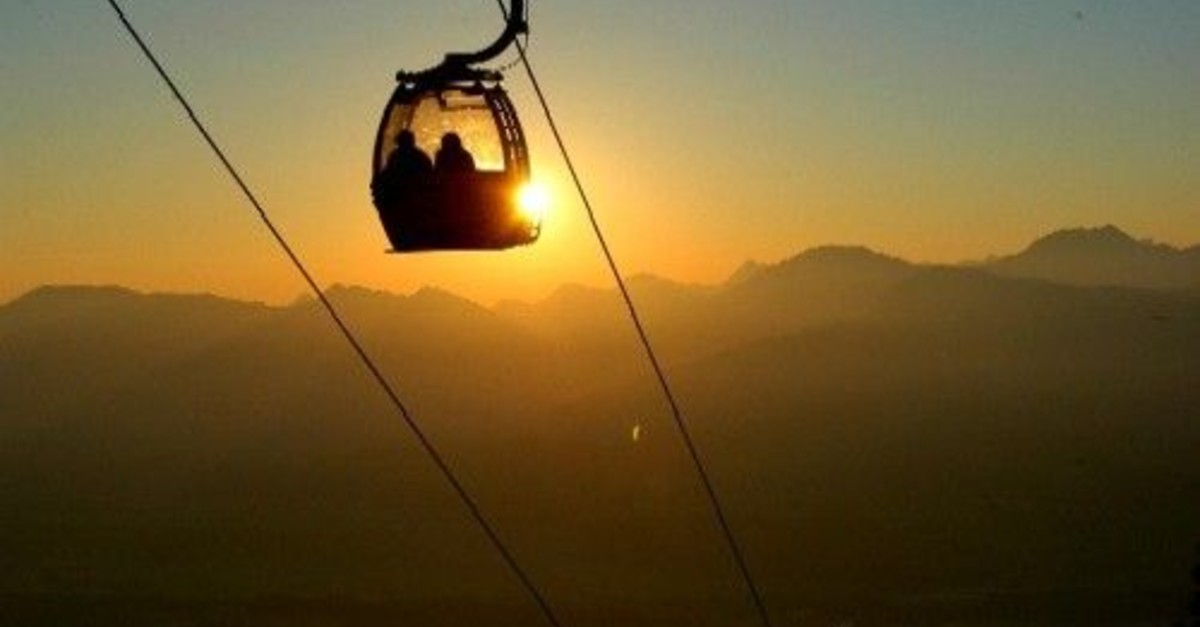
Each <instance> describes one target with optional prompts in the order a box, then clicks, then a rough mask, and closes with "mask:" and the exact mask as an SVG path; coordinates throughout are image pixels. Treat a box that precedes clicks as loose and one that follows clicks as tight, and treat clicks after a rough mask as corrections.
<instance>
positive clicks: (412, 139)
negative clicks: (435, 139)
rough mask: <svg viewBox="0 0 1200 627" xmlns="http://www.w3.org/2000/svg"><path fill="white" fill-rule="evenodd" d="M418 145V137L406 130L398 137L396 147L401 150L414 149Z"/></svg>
mask: <svg viewBox="0 0 1200 627" xmlns="http://www.w3.org/2000/svg"><path fill="white" fill-rule="evenodd" d="M416 145H417V137H416V136H415V135H413V132H412V131H410V130H408V129H404V130H402V131H400V132H399V133H398V134H397V135H396V146H398V147H400V148H412V147H413V146H416Z"/></svg>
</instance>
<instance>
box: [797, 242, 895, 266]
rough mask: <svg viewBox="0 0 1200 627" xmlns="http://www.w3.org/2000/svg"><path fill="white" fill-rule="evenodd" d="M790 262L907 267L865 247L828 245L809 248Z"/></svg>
mask: <svg viewBox="0 0 1200 627" xmlns="http://www.w3.org/2000/svg"><path fill="white" fill-rule="evenodd" d="M790 262H815V263H836V264H846V263H871V264H887V265H908V262H906V261H904V260H903V259H899V258H897V257H892V256H890V255H885V254H883V253H880V252H876V251H874V250H871V249H870V248H867V247H866V246H847V245H828V246H817V247H816V248H809V249H808V250H806V251H804V252H802V253H800V254H799V255H796V256H795V257H793V258H792V259H791V260H790ZM785 263H787V262H785Z"/></svg>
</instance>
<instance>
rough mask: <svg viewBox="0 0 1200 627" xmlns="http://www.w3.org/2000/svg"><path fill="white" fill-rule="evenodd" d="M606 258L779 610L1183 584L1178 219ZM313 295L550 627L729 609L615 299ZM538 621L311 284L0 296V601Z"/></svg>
mask: <svg viewBox="0 0 1200 627" xmlns="http://www.w3.org/2000/svg"><path fill="white" fill-rule="evenodd" d="M631 286H632V289H633V295H634V298H635V300H636V302H637V303H638V305H639V307H640V310H641V312H642V313H643V315H644V321H645V323H646V325H647V328H648V330H649V332H650V334H651V337H652V338H653V339H654V341H655V345H656V348H658V349H659V350H660V353H661V354H660V356H661V357H662V359H663V363H664V366H665V369H666V372H667V375H668V377H669V378H670V380H671V381H672V383H673V384H674V386H675V387H676V390H677V392H678V395H679V398H680V399H681V402H682V406H683V411H684V413H685V416H686V418H687V420H688V422H689V424H690V425H691V426H692V428H693V429H694V434H695V436H696V439H697V443H698V445H699V447H700V449H701V452H702V453H703V455H704V457H705V460H706V462H707V463H708V464H709V466H710V469H711V471H712V474H713V477H714V479H715V481H716V484H717V488H718V490H719V491H720V493H721V495H722V497H723V500H724V501H725V504H726V505H727V508H728V510H729V512H730V515H731V519H732V520H731V522H732V524H733V526H734V528H735V530H736V531H737V532H738V534H739V537H740V538H741V540H742V543H743V545H744V547H745V549H746V552H747V555H748V558H749V561H750V566H751V568H752V569H753V570H754V572H755V574H756V575H757V576H758V578H759V579H760V584H761V586H762V588H763V592H764V595H765V597H766V600H767V603H768V605H769V607H770V609H771V610H772V612H773V614H774V615H775V618H776V619H777V624H779V625H801V624H803V625H827V624H838V623H845V622H847V621H852V622H853V623H854V624H860V625H897V624H903V625H910V624H911V625H917V624H921V625H930V624H945V625H949V624H959V625H962V624H973V625H975V624H978V625H983V624H988V625H1000V624H1005V625H1049V624H1085V623H1087V624H1096V623H1109V624H1166V623H1169V622H1170V621H1171V620H1173V619H1175V618H1179V617H1182V616H1183V615H1185V614H1186V604H1187V599H1188V594H1189V593H1190V588H1189V582H1188V571H1189V569H1190V568H1191V567H1192V566H1193V565H1194V564H1195V563H1196V562H1195V559H1196V556H1195V554H1194V552H1193V551H1194V548H1195V546H1196V543H1197V541H1200V385H1197V382H1200V350H1198V348H1200V248H1197V247H1192V248H1189V249H1186V250H1178V249H1174V248H1170V247H1166V246H1162V245H1157V244H1152V243H1147V242H1138V241H1136V240H1134V239H1132V238H1129V237H1128V236H1127V235H1125V234H1124V233H1122V232H1121V231H1119V230H1117V229H1115V228H1112V227H1106V228H1102V229H1093V230H1073V231H1061V232H1059V233H1055V234H1052V235H1050V236H1047V237H1046V238H1044V239H1042V240H1039V241H1038V242H1035V243H1034V244H1033V245H1031V246H1030V247H1029V248H1028V249H1027V250H1025V251H1023V252H1022V253H1019V254H1016V255H1012V256H1009V257H1003V258H996V259H991V260H988V261H986V262H980V263H976V264H970V265H964V266H957V267H948V266H939V267H934V266H922V265H914V264H910V263H908V262H905V261H903V260H899V259H895V258H891V257H887V256H884V255H880V254H877V253H874V252H872V251H869V250H867V249H863V248H854V247H826V248H819V249H814V250H810V251H806V252H804V253H801V254H799V255H797V256H795V257H793V258H791V259H788V260H785V261H782V262H779V263H775V264H747V265H746V266H744V267H743V268H742V269H741V270H739V271H738V272H737V273H736V274H735V275H734V276H733V277H732V278H731V279H730V280H729V281H728V282H726V283H724V284H722V285H718V286H690V285H681V284H676V283H673V282H671V281H667V280H664V279H660V278H655V277H649V276H642V277H636V278H635V279H633V280H632V281H631ZM328 295H329V297H330V298H331V299H332V300H333V301H334V302H335V303H336V304H337V305H338V306H339V308H340V309H341V310H342V311H343V312H344V313H345V315H346V318H347V320H348V322H349V323H350V325H351V326H352V327H353V328H354V329H355V330H356V331H357V332H358V333H359V334H360V335H361V337H362V339H363V341H364V344H365V346H366V347H367V349H368V351H369V352H370V353H371V354H372V355H373V356H374V357H376V358H377V359H378V360H379V362H380V363H381V365H382V366H383V369H384V372H385V373H386V374H387V375H388V377H389V378H390V379H391V380H392V381H393V382H394V384H395V386H396V387H397V389H398V391H399V392H400V394H401V396H402V397H403V398H404V400H405V401H406V402H407V403H408V405H409V409H411V411H412V414H413V415H414V417H415V418H416V420H417V421H418V422H419V423H421V425H422V426H423V427H424V428H425V429H426V430H427V432H428V434H429V436H430V437H431V439H432V440H433V441H434V442H435V443H436V444H437V445H438V446H439V448H440V449H441V450H442V451H443V452H444V453H445V455H446V457H447V458H448V460H449V461H450V463H451V464H452V465H453V466H454V467H455V469H456V470H457V471H459V473H460V475H461V476H462V477H463V478H464V480H465V482H466V484H467V486H468V488H469V489H470V490H471V491H472V492H473V493H474V494H476V495H477V496H478V498H479V501H480V502H481V504H482V505H483V507H484V509H485V510H486V511H487V513H488V514H489V515H490V516H491V517H492V518H493V519H494V521H495V523H496V526H497V527H498V528H499V530H500V531H501V533H502V534H503V535H504V536H505V538H506V539H508V540H509V542H510V544H511V545H512V546H513V548H514V549H515V551H516V553H517V555H518V558H519V559H521V560H522V561H523V562H524V563H526V564H527V566H528V569H529V571H530V572H531V573H532V575H533V577H534V578H535V579H536V581H537V582H538V583H539V584H540V585H541V586H542V587H543V588H544V589H545V591H546V593H547V595H548V596H549V598H550V600H551V602H552V603H553V604H554V606H555V607H556V609H557V610H559V611H560V613H561V615H562V618H563V620H564V622H565V623H566V624H568V625H572V626H579V627H585V626H591V625H596V626H600V625H626V626H638V625H647V626H648V625H695V626H703V625H713V626H716V625H742V624H746V625H749V624H753V622H754V616H753V614H752V611H751V608H750V605H749V601H748V599H747V597H746V595H745V593H744V591H743V589H742V588H741V587H740V584H739V582H738V580H737V579H736V573H735V571H734V567H733V565H732V563H731V561H730V559H729V557H728V555H727V553H726V550H725V548H724V547H723V546H722V545H721V543H720V538H719V536H718V534H717V531H716V528H715V527H714V525H713V523H712V521H711V517H710V513H709V510H708V506H707V504H706V503H705V501H704V500H703V496H702V494H701V492H700V488H699V485H698V483H697V481H696V479H695V476H694V474H693V472H692V469H691V467H690V465H689V464H690V462H689V461H688V460H687V459H686V456H685V454H684V451H683V449H682V446H681V443H680V441H679V437H678V435H677V433H676V432H675V429H674V426H673V425H672V423H671V419H670V416H669V414H668V412H667V408H666V406H665V404H664V402H663V401H662V399H661V396H660V395H659V391H658V389H657V387H656V385H655V383H654V381H653V379H652V374H651V372H650V370H649V367H648V365H647V364H646V362H645V358H644V356H643V354H642V352H641V348H640V347H639V346H638V344H637V342H636V338H635V336H634V335H633V331H632V330H631V327H630V325H629V323H628V320H627V318H626V316H625V313H624V310H623V308H622V304H621V302H620V300H619V299H618V298H617V296H616V294H615V293H614V292H613V291H611V290H598V289H592V288H586V287H579V286H564V287H563V288H562V289H560V290H559V291H558V292H556V293H555V294H554V295H552V296H550V297H549V298H547V299H546V300H544V301H542V302H538V303H516V302H512V303H502V304H500V305H497V306H496V307H493V308H486V307H482V306H479V305H477V304H474V303H471V302H469V301H466V300H463V299H461V298H458V297H456V296H454V295H452V294H449V293H446V292H443V291H439V290H437V289H425V290H422V291H420V292H417V293H415V294H412V295H408V296H400V295H393V294H387V293H381V292H374V291H370V290H366V289H362V288H356V287H334V288H331V289H330V290H329V292H328ZM635 430H636V436H635ZM538 620H539V617H538V616H537V614H536V612H535V609H534V608H533V607H532V605H531V604H530V603H529V602H528V601H527V599H526V598H525V597H524V596H523V593H522V592H521V590H520V589H519V588H518V587H517V585H516V584H515V582H514V581H512V579H511V576H510V575H509V574H508V572H507V571H506V570H504V568H503V565H502V564H501V563H500V561H499V559H498V558H497V557H496V556H495V555H493V553H492V552H491V549H490V547H489V546H488V545H487V544H486V543H485V541H484V539H483V537H482V535H481V534H480V532H479V531H478V530H477V529H476V528H475V527H474V526H473V524H472V522H471V521H470V519H469V518H468V517H467V515H466V513H465V511H464V510H463V508H462V506H461V505H460V504H459V503H458V502H457V501H455V500H454V498H453V494H452V492H451V491H450V490H449V488H448V487H447V486H446V485H445V483H444V481H443V480H442V479H441V477H440V476H438V475H437V474H436V471H435V470H434V468H433V467H432V465H431V464H430V463H429V462H428V461H427V459H426V458H425V457H424V454H423V453H422V451H420V449H419V448H418V447H417V445H416V444H415V442H414V440H413V438H412V436H411V434H409V433H408V432H407V431H406V429H405V428H404V426H403V423H402V422H401V420H400V418H399V417H398V416H397V415H396V414H395V411H394V409H393V408H392V407H391V406H390V405H389V404H388V403H387V401H386V398H385V397H384V396H383V395H382V394H381V393H380V392H379V390H378V389H377V388H376V387H375V385H374V383H373V382H372V381H371V380H370V379H369V378H368V376H367V375H366V373H365V371H364V370H363V368H362V367H361V365H360V364H359V363H358V362H357V361H356V360H355V358H354V356H353V354H352V353H351V351H350V350H349V348H348V347H347V346H346V345H345V342H344V341H343V340H342V339H341V338H340V337H339V336H338V335H337V334H336V332H335V330H334V329H333V327H332V325H331V324H330V323H329V322H328V320H327V319H326V318H325V317H324V315H323V313H322V312H321V311H320V310H319V308H318V307H317V306H316V304H315V303H314V302H313V301H312V300H311V299H301V300H299V301H297V302H296V303H295V304H293V305H290V306H286V307H271V306H266V305H262V304H256V303H246V302H238V301H231V300H227V299H222V298H218V297H213V296H189V295H157V294H155V295H147V294H140V293H136V292H133V291H130V290H126V289H123V288H118V287H52V286H51V287H45V288H41V289H38V290H35V291H33V292H30V293H29V294H26V295H25V296H23V297H21V298H18V299H16V300H14V301H12V302H10V303H7V304H5V305H0V624H5V625H8V624H11V625H43V624H44V625H66V624H84V625H109V624H112V625H118V624H171V625H207V624H245V625H275V624H305V625H327V624H328V625H395V624H403V625H446V626H449V625H467V624H472V625H514V626H515V625H533V624H538V623H537V621H538Z"/></svg>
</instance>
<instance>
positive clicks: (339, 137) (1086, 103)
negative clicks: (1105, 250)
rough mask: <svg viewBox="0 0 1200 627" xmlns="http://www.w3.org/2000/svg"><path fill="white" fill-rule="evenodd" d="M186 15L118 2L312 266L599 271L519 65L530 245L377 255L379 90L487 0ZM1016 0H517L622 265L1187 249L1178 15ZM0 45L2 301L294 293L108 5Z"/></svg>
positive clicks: (1194, 160)
mask: <svg viewBox="0 0 1200 627" xmlns="http://www.w3.org/2000/svg"><path fill="white" fill-rule="evenodd" d="M199 4H202V5H203V6H199V5H198V3H189V2H184V1H182V0H169V1H168V0H163V1H155V2H149V1H148V0H145V1H135V0H130V1H129V2H128V3H127V7H126V8H127V10H128V12H129V14H130V17H131V18H132V19H133V20H134V22H135V23H136V24H138V25H139V26H140V27H141V28H142V29H143V30H144V31H145V33H146V34H147V35H148V37H149V40H150V43H151V45H152V46H154V47H155V49H156V50H157V51H158V52H159V53H160V54H161V56H162V57H163V59H164V61H165V62H166V63H167V65H168V67H169V68H170V70H171V71H172V72H173V73H174V74H175V76H176V78H177V80H178V81H179V82H180V84H181V85H182V86H183V87H184V88H185V89H186V90H187V91H188V92H189V94H190V95H191V96H192V98H193V100H194V103H195V105H196V106H197V108H198V110H199V111H200V113H201V115H202V116H203V117H204V118H205V120H206V121H207V123H208V124H209V125H210V127H211V129H212V130H213V132H214V134H215V135H216V136H217V137H218V139H219V140H220V141H221V142H222V143H223V144H224V145H225V147H226V149H227V151H228V153H229V154H230V155H231V157H232V158H233V159H234V160H235V161H236V162H237V163H238V164H239V166H240V167H241V168H242V169H243V171H244V174H245V175H246V178H247V179H248V181H249V182H250V184H251V185H252V186H253V187H254V189H255V190H256V192H257V193H258V194H259V196H260V198H261V199H262V200H263V201H264V203H265V204H266V205H267V208H268V210H269V211H270V212H271V214H272V216H273V217H274V218H275V219H276V221H277V222H278V224H279V226H280V228H281V229H282V230H283V231H284V233H285V234H286V235H287V236H288V237H289V238H290V239H291V241H292V243H293V244H294V245H295V247H296V249H297V250H298V251H299V252H300V254H301V255H302V256H303V257H304V258H305V259H306V260H308V262H309V263H310V265H311V267H312V270H313V272H314V274H315V275H316V277H317V278H318V280H319V281H321V282H323V283H326V284H329V283H356V284H364V285H369V286H373V287H380V288H384V289H390V290H396V291H405V292H407V291H411V290H413V289H416V288H419V287H420V286H422V285H427V284H433V285H439V286H442V287H445V288H446V289H449V290H451V291H454V292H457V293H460V294H463V295H466V296H468V297H472V298H475V299H477V300H480V301H482V302H491V301H495V300H498V299H503V298H521V299H536V298H539V297H541V296H544V295H545V294H547V293H548V292H549V291H550V290H552V289H553V288H554V287H555V286H557V285H558V284H560V283H563V282H568V281H573V282H584V283H591V284H598V285H606V284H608V283H609V279H608V278H607V276H606V274H605V269H604V266H603V265H602V260H601V257H600V254H599V248H598V247H597V245H596V243H595V241H594V239H593V238H592V236H591V234H590V232H589V230H588V227H587V224H586V221H585V218H584V216H583V214H582V208H581V206H580V205H579V203H578V201H577V200H575V199H574V198H573V195H572V192H571V189H570V187H569V181H568V180H567V178H566V176H565V171H564V168H563V166H562V164H561V161H560V159H559V157H558V155H557V154H556V152H555V150H554V148H553V146H552V144H551V143H550V141H549V137H548V131H547V128H546V125H545V122H544V120H543V119H542V118H541V116H540V112H539V111H538V109H537V107H536V104H535V102H534V101H533V100H532V93H531V89H530V86H529V85H528V83H527V81H526V80H525V79H524V76H523V75H522V74H521V73H520V72H519V71H513V72H510V80H509V81H508V83H509V88H510V91H511V92H512V94H513V96H514V99H515V100H516V102H517V104H518V107H519V109H520V112H521V115H522V117H523V121H524V123H525V126H526V127H527V132H528V134H529V136H530V139H531V142H532V149H533V150H532V152H533V159H534V168H535V175H536V176H537V177H538V178H541V179H543V180H544V181H546V182H547V183H549V184H550V185H551V187H552V189H553V190H554V198H555V201H556V206H555V208H554V209H553V211H552V213H551V215H550V216H549V218H548V222H547V224H546V227H545V230H544V236H543V239H542V241H540V242H539V243H538V244H537V245H536V246H534V247H532V248H529V249H523V250H518V251H514V252H507V253H452V254H425V255H417V256H387V255H383V254H382V251H383V250H384V249H385V248H386V241H385V239H384V237H383V235H382V232H381V230H380V229H379V228H378V225H377V224H376V223H375V218H374V215H373V209H372V207H371V205H370V197H369V194H368V191H367V182H368V178H369V164H370V150H371V146H372V141H373V140H372V137H373V133H374V131H375V125H376V124H377V122H378V116H379V112H380V110H381V108H382V106H383V104H384V101H385V100H386V98H387V95H388V93H389V92H390V90H391V88H392V83H391V76H392V74H393V72H394V71H395V70H397V69H400V68H408V69H419V68H421V67H425V66H427V65H430V64H432V63H433V62H435V61H436V60H437V59H438V58H439V57H440V55H441V54H442V53H443V52H446V51H448V50H450V49H467V48H472V47H476V46H478V45H479V44H481V43H483V42H485V41H487V40H489V39H490V38H491V37H492V36H494V34H495V33H496V32H498V28H499V22H498V18H497V16H496V15H495V14H494V12H495V7H494V6H493V5H492V4H491V3H486V2H469V1H467V0H454V1H447V2H441V3H432V4H430V3H427V4H428V6H424V5H423V6H422V7H421V10H422V13H421V14H419V15H415V14H414V15H409V14H397V11H398V9H397V6H396V3H394V2H382V1H373V0H372V1H364V2H362V3H347V4H345V5H337V6H336V7H335V6H333V5H326V4H324V3H292V2H283V1H282V0H264V1H262V2H254V3H236V2H210V3H199ZM1036 4H1037V5H1038V6H1036V7H1033V6H1025V5H1024V4H1022V5H1021V6H1011V7H999V6H996V3H992V2H983V1H982V0H976V1H967V2H949V1H933V0H925V1H922V2H916V3H906V5H905V6H904V7H898V6H896V5H895V3H890V2H886V1H885V0H856V1H855V2H816V1H813V2H765V1H764V2H750V3H743V4H737V5H736V6H733V5H729V4H728V3H717V2H715V1H710V0H699V1H698V2H697V3H695V4H694V5H693V6H690V7H689V10H688V11H687V13H686V15H681V14H679V12H678V5H677V4H675V3H667V2H665V1H661V0H660V1H651V2H644V1H639V2H633V0H628V1H627V0H618V1H616V2H611V3H588V4H586V5H584V4H578V3H565V2H560V3H550V2H547V3H542V2H536V3H535V4H534V7H533V9H534V10H533V14H532V16H531V17H532V26H533V31H534V38H533V40H532V46H531V56H532V59H533V62H534V63H535V66H536V68H537V69H538V71H539V73H540V78H541V80H542V81H543V83H544V86H545V88H546V89H547V91H548V94H549V96H550V98H551V103H552V106H554V107H555V110H556V113H557V115H558V116H559V122H560V124H561V126H562V128H563V130H564V132H565V134H566V136H567V140H568V142H569V143H570V146H571V148H572V150H573V152H574V156H575V159H576V161H577V165H578V167H579V169H580V171H581V173H582V174H583V176H584V182H585V184H586V185H587V186H588V188H589V192H590V194H591V197H592V199H593V201H594V204H595V207H596V210H597V211H598V213H599V217H600V221H601V224H602V226H604V227H605V228H606V231H607V235H608V238H609V241H610V243H611V244H612V248H613V250H614V252H615V253H616V255H617V257H618V259H619V260H620V261H621V262H622V265H623V266H624V268H625V269H626V270H627V271H628V272H630V273H633V272H653V273H656V274H660V275H664V276H667V277H671V278H675V279H678V280H684V281H695V282H709V283H711V282H717V281H720V280H722V279H723V278H725V277H726V276H727V275H729V274H730V273H732V271H733V270H734V269H735V268H736V267H737V266H738V265H739V264H740V263H741V262H743V261H745V260H747V259H758V260H762V261H774V260H778V259H781V258H784V257H787V256H789V255H791V254H794V253H796V252H798V251H800V250H802V249H803V248H805V247H808V246H813V245H818V244H823V243H861V244H865V245H868V246H871V247H873V248H876V249H879V250H882V251H885V252H888V253H891V254H895V255H899V256H902V257H905V258H909V259H913V260H919V261H957V260H963V259H970V258H979V257H983V256H986V255H988V254H994V253H1011V252H1015V251H1016V250H1017V249H1019V248H1020V247H1022V246H1023V245H1025V244H1026V243H1028V242H1029V241H1030V240H1032V239H1033V238H1035V237H1037V236H1039V235H1041V234H1044V233H1046V232H1048V231H1050V230H1053V229H1056V228H1060V227H1068V226H1079V225H1097V224H1105V223H1115V224H1117V225H1119V226H1121V227H1122V228H1124V229H1126V230H1128V231H1129V232H1131V233H1132V234H1134V235H1135V236H1139V237H1149V238H1153V239H1156V240H1160V241H1166V242H1169V243H1173V244H1191V243H1196V242H1200V177H1197V176H1196V172H1197V171H1200V168H1198V167H1197V166H1198V165H1200V113H1198V112H1197V111H1198V108H1197V107H1195V103H1196V102H1200V69H1197V68H1200V64H1197V63H1195V62H1194V61H1195V60H1196V59H1200V43H1198V42H1200V5H1198V4H1197V3H1195V2H1192V1H1188V0H1175V1H1162V2H1155V3H1116V2H1103V1H1101V0H1090V1H1084V2H1075V3H1059V2H1048V3H1036ZM1079 7H1081V8H1082V10H1083V12H1084V15H1085V16H1086V17H1085V19H1082V20H1081V19H1078V18H1077V17H1076V15H1075V11H1076V10H1077V8H1079ZM281 17H282V18H286V19H281ZM0 58H4V59H6V61H5V62H4V63H3V64H2V65H0V80H2V82H3V83H4V84H5V85H6V86H10V85H11V86H19V88H17V89H13V90H11V91H10V89H8V88H6V103H5V107H4V108H3V111H0V129H2V131H3V134H4V142H3V143H2V144H0V151H2V152H0V158H2V161H0V165H2V166H3V167H2V168H0V301H6V300H8V299H10V298H12V297H15V296H16V295H18V294H20V293H22V292H23V291H25V290H28V289H30V288H31V287H34V286H36V285H39V284H42V283H119V284H124V285H129V286H133V287H136V288H140V289H147V290H167V291H207V292H214V293H218V294H223V295H229V296H235V297H240V298H251V299H259V300H268V301H273V302H280V301H287V300H290V299H291V298H293V297H295V296H296V295H298V294H300V293H301V292H302V291H303V289H304V286H303V284H302V283H301V282H300V280H299V279H298V277H297V276H296V275H295V273H294V271H293V270H291V269H290V267H289V266H288V265H287V264H286V262H285V260H284V258H283V257H282V256H281V254H280V253H279V252H278V250H277V249H276V248H275V247H274V244H273V242H272V241H271V240H270V238H269V236H268V234H267V233H266V231H265V230H264V229H263V228H262V226H261V225H260V224H259V223H258V222H257V218H256V217H255V215H254V214H253V212H252V210H251V209H250V208H249V207H248V206H247V205H246V203H245V201H244V200H242V199H241V198H240V196H239V195H238V193H237V191H236V189H235V188H234V186H233V185H232V184H231V183H230V182H229V181H228V180H227V178H226V177H225V175H224V174H223V173H222V172H221V171H220V170H219V169H218V166H217V164H216V163H215V161H214V160H213V158H212V157H211V155H210V154H209V153H208V152H207V149H206V148H205V147H204V146H203V144H202V143H201V142H200V140H199V139H198V137H197V136H196V135H195V133H194V131H193V130H192V129H191V128H190V127H189V126H187V125H186V123H185V121H184V118H183V116H182V113H181V111H180V109H179V107H178V106H177V105H176V104H175V103H174V102H173V101H172V100H171V99H170V98H169V95H168V94H167V92H166V91H165V89H164V87H163V86H162V85H161V84H160V83H159V82H158V79H157V77H156V76H154V74H153V73H152V71H151V70H150V68H149V66H148V65H147V64H146V62H145V61H144V60H143V59H142V58H140V56H139V55H138V53H137V51H136V49H135V48H134V47H133V46H132V44H131V43H130V41H129V40H128V37H127V36H126V35H125V34H124V33H123V32H122V31H120V30H119V28H118V24H117V22H116V21H115V18H114V17H113V16H112V15H111V14H110V13H109V12H108V9H107V7H106V6H104V5H103V3H93V4H77V3H70V4H67V5H61V6H60V5H54V6H46V5H44V4H42V3H8V4H6V5H4V7H3V8H0Z"/></svg>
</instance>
